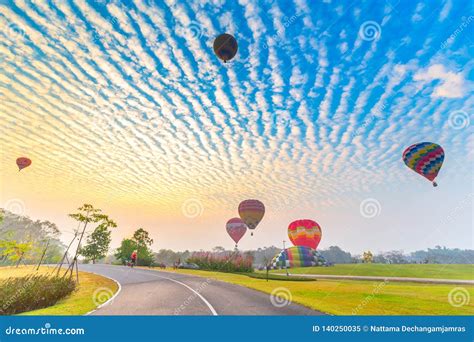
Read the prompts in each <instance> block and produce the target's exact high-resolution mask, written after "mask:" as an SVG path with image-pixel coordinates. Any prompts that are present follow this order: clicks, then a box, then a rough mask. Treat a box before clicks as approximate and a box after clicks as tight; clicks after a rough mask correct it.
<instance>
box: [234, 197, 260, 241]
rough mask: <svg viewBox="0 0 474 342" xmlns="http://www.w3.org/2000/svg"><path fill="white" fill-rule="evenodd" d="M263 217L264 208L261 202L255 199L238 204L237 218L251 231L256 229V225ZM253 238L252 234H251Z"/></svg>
mask: <svg viewBox="0 0 474 342" xmlns="http://www.w3.org/2000/svg"><path fill="white" fill-rule="evenodd" d="M263 215H265V206H264V205H263V203H262V202H260V201H259V200H255V199H249V200H245V201H242V202H240V204H239V216H240V218H241V219H242V221H244V222H245V224H246V225H247V227H248V228H249V229H251V230H254V229H255V228H257V225H258V224H259V223H260V221H261V220H262V218H263ZM251 235H252V236H253V232H252V233H251Z"/></svg>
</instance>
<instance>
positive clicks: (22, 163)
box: [16, 157, 31, 171]
mask: <svg viewBox="0 0 474 342" xmlns="http://www.w3.org/2000/svg"><path fill="white" fill-rule="evenodd" d="M16 165H17V166H18V169H19V170H18V171H21V170H23V169H24V168H25V167H28V166H30V165H31V159H29V158H26V157H20V158H18V159H17V160H16Z"/></svg>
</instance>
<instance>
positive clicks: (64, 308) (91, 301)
mask: <svg viewBox="0 0 474 342" xmlns="http://www.w3.org/2000/svg"><path fill="white" fill-rule="evenodd" d="M32 272H36V273H37V274H47V273H48V272H49V273H50V272H51V268H49V267H40V269H39V270H38V271H35V267H31V266H20V267H18V268H14V267H0V281H1V280H2V279H5V278H8V277H22V276H26V275H27V274H31V273H32ZM117 290H118V285H117V283H116V282H115V281H113V280H111V279H108V278H105V277H101V276H99V275H96V274H92V273H86V272H79V287H78V289H77V290H76V291H75V292H73V293H72V294H71V295H70V296H68V297H66V298H64V299H62V300H60V301H59V302H57V303H56V304H55V305H53V306H50V307H48V308H44V309H39V310H34V311H29V312H25V313H22V314H21V315H84V314H85V313H87V312H89V311H91V310H94V309H95V308H96V307H97V304H101V303H102V301H104V298H106V297H110V296H112V295H113V293H115V292H117ZM96 291H97V292H96Z"/></svg>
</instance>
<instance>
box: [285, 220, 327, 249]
mask: <svg viewBox="0 0 474 342" xmlns="http://www.w3.org/2000/svg"><path fill="white" fill-rule="evenodd" d="M288 237H289V238H290V240H291V242H292V243H293V245H295V246H304V247H309V248H312V249H316V248H317V247H318V245H319V242H320V241H321V227H320V226H319V224H317V223H316V222H314V221H313V220H296V221H293V222H291V223H290V225H289V226H288Z"/></svg>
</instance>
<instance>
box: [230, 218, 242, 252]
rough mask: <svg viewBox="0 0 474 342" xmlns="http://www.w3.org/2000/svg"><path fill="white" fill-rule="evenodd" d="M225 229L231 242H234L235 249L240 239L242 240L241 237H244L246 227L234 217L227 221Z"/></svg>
mask: <svg viewBox="0 0 474 342" xmlns="http://www.w3.org/2000/svg"><path fill="white" fill-rule="evenodd" d="M226 229H227V233H229V235H230V237H231V238H232V240H234V242H235V247H237V244H238V243H239V241H240V239H242V237H243V236H244V235H245V232H246V231H247V226H246V225H245V223H244V221H242V220H241V219H239V218H238V217H234V218H231V219H230V220H229V221H227V224H226Z"/></svg>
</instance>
